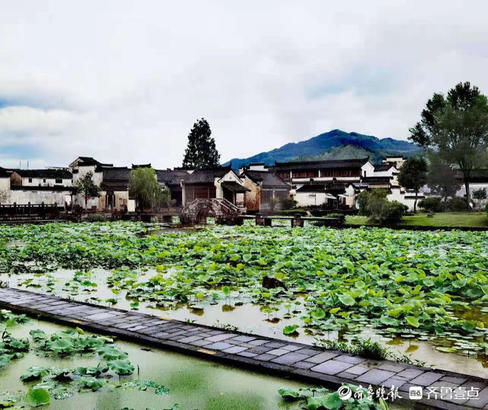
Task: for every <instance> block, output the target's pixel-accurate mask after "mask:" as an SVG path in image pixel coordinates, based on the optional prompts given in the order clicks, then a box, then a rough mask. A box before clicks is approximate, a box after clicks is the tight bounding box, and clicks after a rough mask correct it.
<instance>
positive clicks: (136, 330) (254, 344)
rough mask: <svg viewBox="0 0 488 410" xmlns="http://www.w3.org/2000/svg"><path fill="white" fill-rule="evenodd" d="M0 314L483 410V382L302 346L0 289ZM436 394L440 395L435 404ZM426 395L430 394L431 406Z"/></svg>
mask: <svg viewBox="0 0 488 410" xmlns="http://www.w3.org/2000/svg"><path fill="white" fill-rule="evenodd" d="M0 307H3V308H7V309H11V310H12V311H16V312H22V313H26V314H30V315H35V316H37V317H39V318H41V319H45V320H50V321H55V322H58V323H62V324H66V325H72V326H81V327H83V328H85V329H87V330H91V331H94V332H99V333H105V334H111V335H115V336H118V337H120V338H123V339H126V340H131V341H135V342H138V343H141V344H150V345H153V346H157V347H160V348H163V349H164V348H166V349H172V350H176V351H179V352H182V353H186V354H192V355H196V356H200V357H205V358H207V359H209V360H215V361H220V362H224V363H227V364H232V365H235V366H239V367H248V368H251V369H254V370H260V371H266V372H268V373H275V374H279V375H285V376H287V377H290V378H299V379H302V380H307V381H309V382H313V383H316V384H320V385H326V386H328V387H332V388H337V387H338V386H340V385H341V384H342V383H352V384H357V385H359V384H360V385H362V386H363V387H368V386H369V385H371V386H372V387H373V388H377V387H380V386H384V387H385V388H386V389H390V388H391V387H392V386H395V387H397V388H398V389H399V394H400V396H402V397H403V399H404V400H408V395H409V389H410V387H412V386H420V387H422V388H423V398H422V399H421V400H417V401H415V402H414V401H407V403H408V405H409V406H412V407H413V404H419V405H423V406H425V405H427V406H430V407H435V408H442V409H459V408H485V409H488V382H487V380H484V379H481V378H478V377H475V376H469V375H464V374H458V373H453V372H447V371H441V370H433V369H430V368H421V367H416V366H412V365H407V364H402V363H395V362H390V361H385V360H380V361H376V360H370V359H365V358H361V357H357V356H352V355H349V354H344V353H341V352H338V351H331V350H324V349H321V348H318V347H314V346H309V345H305V344H300V343H295V342H287V341H283V340H277V339H272V338H268V337H262V336H256V335H249V334H241V333H238V332H230V331H226V330H222V329H217V328H211V327H208V326H201V325H196V324H192V323H185V322H180V321H177V320H171V319H168V318H160V317H155V316H152V315H148V314H143V313H139V312H126V311H123V310H119V309H114V308H108V307H103V306H95V305H89V304H86V303H82V302H74V301H70V300H65V299H61V298H58V297H55V296H50V295H41V294H37V293H32V292H28V291H25V290H20V289H12V288H6V289H0ZM441 388H444V396H443V395H442V394H441V393H440V392H441V390H442V389H441ZM449 389H450V390H449ZM434 391H435V392H438V393H439V394H437V395H436V396H434V395H433V394H434V393H433V392H434ZM446 391H448V392H450V394H446ZM429 392H430V393H432V395H431V398H430V399H429V398H428V393H429ZM467 392H470V395H467ZM476 392H477V393H476ZM476 396H477V397H476ZM433 397H437V398H436V399H434V398H433ZM404 403H405V401H404Z"/></svg>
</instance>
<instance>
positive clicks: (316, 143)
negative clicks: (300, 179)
mask: <svg viewBox="0 0 488 410" xmlns="http://www.w3.org/2000/svg"><path fill="white" fill-rule="evenodd" d="M421 151H422V148H420V147H419V146H418V145H415V144H412V143H410V142H407V141H400V140H395V139H393V138H383V139H379V138H376V137H373V136H371V135H364V134H359V133H357V132H345V131H342V130H332V131H329V132H325V133H323V134H320V135H317V136H316V137H313V138H310V139H308V140H306V141H301V142H292V143H289V144H285V145H283V146H282V147H280V148H275V149H273V150H271V151H267V152H261V153H259V154H256V155H253V156H252V157H249V158H234V159H232V160H230V161H228V162H226V163H225V164H224V165H229V164H232V167H233V168H235V169H237V168H240V167H242V166H245V165H249V164H250V163H252V162H264V163H265V164H266V165H272V164H274V163H275V161H279V162H284V161H295V160H316V159H331V158H340V159H343V158H364V157H366V156H369V157H370V159H371V161H372V162H375V163H378V162H381V160H382V159H383V158H384V157H385V156H387V155H398V156H405V157H409V156H412V155H416V154H418V153H419V152H421Z"/></svg>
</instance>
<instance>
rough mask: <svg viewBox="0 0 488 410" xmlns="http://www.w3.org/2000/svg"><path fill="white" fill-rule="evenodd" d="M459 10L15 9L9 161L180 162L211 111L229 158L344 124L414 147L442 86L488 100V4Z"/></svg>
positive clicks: (2, 122)
mask: <svg viewBox="0 0 488 410" xmlns="http://www.w3.org/2000/svg"><path fill="white" fill-rule="evenodd" d="M460 7H461V6H460V5H459V4H456V3H455V2H449V3H448V4H446V3H445V2H442V3H441V2H440V1H433V2H429V4H427V5H426V4H421V5H420V3H416V2H408V3H406V2H405V3H402V4H395V5H392V4H389V3H388V2H382V1H376V2H372V3H369V4H368V5H365V4H363V3H361V2H356V3H355V4H354V7H351V6H350V5H349V6H348V7H343V6H341V5H338V4H328V3H326V2H308V4H307V7H303V5H298V4H294V3H291V2H270V3H267V4H266V5H262V4H261V3H257V2H254V3H253V2H247V3H246V4H241V5H237V4H234V5H228V4H222V3H218V2H209V3H206V4H205V5H203V4H200V3H198V2H193V3H190V6H189V7H186V6H185V7H182V6H179V5H171V7H168V6H167V4H165V3H163V2H146V3H145V6H144V7H136V6H135V5H134V4H133V3H131V2H126V1H119V2H117V3H114V2H104V3H103V4H99V3H98V2H97V3H95V2H89V1H88V2H83V4H80V3H79V2H71V1H67V2H63V3H61V4H59V2H52V3H49V2H48V3H43V4H38V3H37V2H29V1H16V2H15V3H14V2H11V3H9V4H8V5H6V6H5V7H3V10H2V11H3V12H2V15H1V16H0V27H1V28H0V30H1V32H0V34H1V36H2V37H1V38H2V42H1V44H0V53H1V55H2V59H3V60H4V61H7V62H8V64H3V65H2V68H1V69H0V137H1V138H0V164H1V166H4V167H10V168H13V167H18V166H19V161H22V163H23V164H24V166H26V164H27V160H28V161H29V166H30V168H42V167H46V166H60V165H62V164H64V163H66V162H68V161H70V160H71V159H72V158H74V157H76V156H77V155H90V156H94V157H96V158H100V159H102V160H109V161H110V162H114V163H116V164H130V163H131V162H135V163H138V162H144V161H147V160H150V161H151V162H152V163H153V164H154V165H155V166H156V167H160V168H161V167H174V166H179V165H180V162H181V155H182V154H181V152H182V151H183V150H184V147H185V144H186V137H187V135H188V132H189V130H190V128H191V125H192V124H193V122H194V121H195V119H196V118H199V117H202V116H203V117H205V118H207V119H208V120H209V122H210V125H211V127H212V131H213V136H214V137H215V140H216V144H217V147H218V149H219V152H220V153H221V155H222V159H223V160H228V159H231V158H234V157H240V158H242V157H247V156H250V155H252V154H255V153H257V152H261V151H267V150H269V149H273V148H276V147H280V146H282V145H284V144H286V143H288V142H296V141H302V140H305V139H307V138H310V137H312V136H315V135H318V134H320V133H322V132H324V131H327V130H331V129H336V128H339V129H344V130H348V131H356V132H359V133H364V134H367V135H374V136H376V137H378V138H385V137H391V138H395V139H399V140H406V138H407V137H408V129H409V127H411V126H413V125H414V124H415V122H416V121H417V120H418V115H419V112H420V110H421V108H422V107H423V105H424V103H425V101H426V99H427V98H429V97H430V96H431V95H432V94H433V93H434V92H443V91H445V90H447V89H449V88H450V87H451V86H452V85H453V84H456V83H458V82H459V81H465V80H469V81H471V82H472V83H473V84H476V85H477V86H478V87H479V88H480V89H481V91H482V92H485V93H486V90H488V78H487V77H486V75H485V73H486V72H487V71H488V70H487V68H488V61H487V55H488V54H487V52H486V44H485V41H484V39H485V38H486V37H487V35H488V31H487V30H488V28H487V27H486V24H485V21H484V16H485V15H486V11H487V6H486V3H484V2H481V1H475V2H471V3H470V8H469V13H468V12H466V11H465V10H462V9H460ZM200 15H205V19H203V20H200V19H199V17H198V16H200ZM432 21H436V24H435V25H432ZM88 26H89V27H90V30H89V31H87V30H86V27H88ZM148 153H154V154H153V155H150V157H151V158H148Z"/></svg>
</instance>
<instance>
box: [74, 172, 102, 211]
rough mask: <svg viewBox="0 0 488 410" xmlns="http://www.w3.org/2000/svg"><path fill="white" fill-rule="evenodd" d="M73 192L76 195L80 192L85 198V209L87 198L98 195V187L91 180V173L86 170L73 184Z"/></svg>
mask: <svg viewBox="0 0 488 410" xmlns="http://www.w3.org/2000/svg"><path fill="white" fill-rule="evenodd" d="M73 193H74V194H75V195H76V194H78V193H82V194H83V197H84V198H85V209H86V207H87V205H88V198H98V197H99V196H100V187H99V186H98V185H95V183H94V182H93V173H92V172H87V173H86V174H85V175H84V176H83V177H81V178H80V179H79V180H78V181H76V183H75V184H74V186H73Z"/></svg>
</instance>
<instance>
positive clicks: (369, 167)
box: [361, 161, 375, 177]
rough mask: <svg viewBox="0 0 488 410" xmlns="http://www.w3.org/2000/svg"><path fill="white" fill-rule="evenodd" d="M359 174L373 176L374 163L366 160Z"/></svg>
mask: <svg viewBox="0 0 488 410" xmlns="http://www.w3.org/2000/svg"><path fill="white" fill-rule="evenodd" d="M361 176H362V177H373V176H375V173H374V165H373V164H372V163H371V162H369V161H367V162H366V163H365V164H364V165H363V166H362V167H361Z"/></svg>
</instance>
